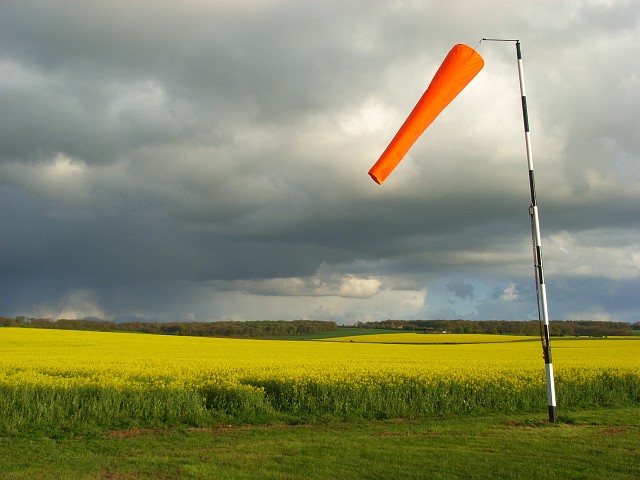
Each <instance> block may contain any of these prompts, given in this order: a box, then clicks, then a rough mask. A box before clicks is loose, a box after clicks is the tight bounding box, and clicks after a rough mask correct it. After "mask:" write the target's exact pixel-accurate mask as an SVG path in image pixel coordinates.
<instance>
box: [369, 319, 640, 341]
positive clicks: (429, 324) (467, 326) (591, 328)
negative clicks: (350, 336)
mask: <svg viewBox="0 0 640 480" xmlns="http://www.w3.org/2000/svg"><path fill="white" fill-rule="evenodd" d="M358 327H361V328H379V329H384V330H389V329H391V330H403V331H414V332H423V333H488V334H502V335H539V334H540V322H539V321H538V320H528V321H521V320H383V321H379V322H360V323H358ZM634 330H636V331H638V330H640V322H636V323H626V322H605V321H597V320H552V321H550V322H549V331H550V332H551V335H552V336H592V337H604V336H618V335H619V336H627V335H634V334H635V333H634Z"/></svg>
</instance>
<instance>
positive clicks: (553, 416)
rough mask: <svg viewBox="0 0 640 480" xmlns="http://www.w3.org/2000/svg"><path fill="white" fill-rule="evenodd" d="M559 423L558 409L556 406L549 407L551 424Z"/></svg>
mask: <svg viewBox="0 0 640 480" xmlns="http://www.w3.org/2000/svg"><path fill="white" fill-rule="evenodd" d="M557 421H558V409H557V408H556V406H555V405H549V422H550V423H556V422H557Z"/></svg>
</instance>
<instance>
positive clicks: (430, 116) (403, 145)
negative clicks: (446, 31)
mask: <svg viewBox="0 0 640 480" xmlns="http://www.w3.org/2000/svg"><path fill="white" fill-rule="evenodd" d="M483 66H484V60H482V57H481V56H480V54H479V53H478V52H476V51H475V50H474V49H473V48H471V47H468V46H467V45H462V44H458V45H456V46H454V47H453V48H452V49H451V50H450V51H449V54H448V55H447V57H446V58H445V59H444V61H443V62H442V65H440V68H439V69H438V71H437V72H436V74H435V76H434V77H433V80H431V83H430V84H429V87H428V88H427V90H426V91H425V92H424V94H423V95H422V97H421V98H420V100H418V103H417V104H416V106H415V107H414V108H413V110H412V111H411V113H410V114H409V116H408V117H407V119H406V120H405V121H404V123H403V124H402V126H401V127H400V130H398V133H396V136H395V137H393V140H391V143H389V146H388V147H387V149H386V150H385V151H384V153H383V154H382V156H381V157H380V158H379V159H378V161H377V162H376V163H375V165H374V166H373V167H371V170H369V175H371V178H373V180H374V181H375V182H376V183H378V184H381V183H382V182H384V181H385V179H386V178H387V177H388V176H389V174H390V173H391V172H392V171H393V169H394V168H396V166H397V165H398V163H400V160H402V158H403V157H404V156H405V155H406V154H407V152H408V151H409V149H410V148H411V146H412V145H413V144H414V143H415V141H416V140H417V139H418V137H419V136H420V135H422V132H424V131H425V130H426V129H427V127H428V126H429V125H431V122H433V121H434V120H435V118H436V117H437V116H438V115H439V114H440V112H442V110H444V108H445V107H446V106H447V105H449V103H451V101H452V100H453V99H454V98H456V96H457V95H458V94H459V93H460V92H461V91H462V89H463V88H464V87H466V86H467V85H468V84H469V82H470V81H471V80H472V79H473V77H475V76H476V75H477V74H478V72H479V71H480V70H482V67H483Z"/></svg>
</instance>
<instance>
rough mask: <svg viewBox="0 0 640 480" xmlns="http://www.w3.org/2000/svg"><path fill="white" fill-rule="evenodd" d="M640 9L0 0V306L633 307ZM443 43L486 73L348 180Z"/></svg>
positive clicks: (174, 310) (485, 312) (420, 312)
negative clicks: (390, 160) (537, 261)
mask: <svg viewBox="0 0 640 480" xmlns="http://www.w3.org/2000/svg"><path fill="white" fill-rule="evenodd" d="M639 19H640V4H639V3H638V2H636V1H635V0H628V1H623V0H620V1H616V0H611V1H607V0H600V1H596V0H594V1H587V0H585V1H562V2H557V1H530V2H522V1H506V0H495V1H492V0H486V1H483V2H466V1H461V0H460V1H458V0H451V1H448V2H444V3H443V2H439V1H429V0H424V1H418V0H415V1H409V0H407V1H403V0H397V1H391V0H379V1H378V0H352V1H345V0H336V1H332V0H320V1H314V2H309V1H306V0H236V1H233V2H228V1H222V0H219V1H218V0H207V1H205V0H188V1H180V2H178V1H157V0H153V1H152V0H138V1H136V2H130V1H124V0H123V1H113V0H111V1H104V2H99V1H97V2H93V1H90V2H85V1H66V0H55V1H45V0H42V1H40V0H27V1H25V0H3V1H2V3H1V4H0V112H1V115H0V315H3V316H15V315H27V316H36V317H53V318H80V317H84V316H92V317H100V318H103V319H120V318H129V317H132V316H137V317H142V318H144V319H149V320H162V321H170V320H171V321H178V320H197V321H209V320H221V319H233V320H249V319H324V320H335V321H337V322H338V323H345V324H350V323H353V322H356V321H369V320H384V319H387V318H404V319H415V318H422V319H430V318H435V319H454V318H463V319H522V320H528V319H535V318H537V306H536V305H537V304H536V295H535V283H534V276H533V259H532V248H531V231H530V217H529V213H528V209H529V203H530V202H529V190H528V188H529V186H528V180H527V164H526V155H525V148H524V134H523V127H522V116H521V109H520V98H519V90H518V76H517V64H516V56H515V46H514V44H513V43H489V42H482V43H480V44H479V41H480V39H481V38H483V37H498V38H516V39H520V41H521V44H522V52H523V59H524V72H525V79H526V86H527V100H528V105H529V115H530V121H531V139H532V147H533V153H534V162H535V172H536V180H537V190H538V203H539V206H540V221H541V226H542V242H543V250H542V251H543V256H544V262H545V274H546V284H547V290H548V299H549V313H550V317H551V318H552V319H574V320H575V319H597V320H618V321H620V320H621V321H639V320H640V295H639V294H638V292H640V236H639V235H640V121H639V117H638V111H640V95H639V94H638V92H639V91H640V62H638V60H637V57H638V55H637V51H638V45H639V44H640V22H639ZM456 43H466V44H468V45H470V46H472V47H474V48H476V49H477V50H478V51H479V52H480V53H481V54H482V56H483V57H484V59H485V68H484V69H483V70H482V71H481V72H480V74H479V75H478V76H477V77H476V79H474V80H473V81H472V82H471V84H470V85H469V86H468V87H467V88H466V89H465V90H464V91H463V92H462V94H460V95H459V96H458V98H456V99H455V100H454V102H453V103H452V104H451V105H450V106H449V107H448V108H447V110H445V112H444V113H443V114H442V115H441V116H440V117H439V118H438V119H437V120H436V122H435V123H434V124H433V125H432V126H431V127H430V128H429V130H427V132H426V133H425V135H423V136H422V137H421V138H420V139H419V141H418V142H417V143H416V144H415V146H414V147H413V149H412V150H411V151H410V152H409V155H408V156H407V157H406V158H405V159H404V160H403V162H402V163H401V164H400V166H399V167H398V169H397V170H396V171H395V172H394V173H393V174H392V175H391V176H390V177H389V179H388V180H387V181H386V182H385V183H384V184H383V185H382V186H379V185H376V184H375V183H374V182H373V181H372V180H371V179H370V178H369V176H368V175H367V171H368V170H369V168H370V167H371V165H372V164H373V163H374V162H375V161H376V160H377V158H378V157H379V155H380V154H381V153H382V151H383V150H384V148H385V147H386V145H387V144H388V142H389V140H390V139H391V138H392V137H393V135H394V134H395V132H396V131H397V129H398V127H399V126H400V124H401V123H402V121H403V120H404V118H405V117H406V115H407V114H408V113H409V112H410V111H411V109H412V108H413V106H414V104H415V102H416V101H417V100H418V98H419V97H420V96H421V94H422V92H423V91H424V90H425V88H426V87H427V85H428V83H429V82H430V80H431V78H432V77H433V74H434V73H435V71H436V69H437V68H438V66H439V64H440V62H441V61H442V60H443V58H444V56H445V55H446V54H447V52H448V50H449V49H450V48H451V47H452V46H453V45H454V44H456Z"/></svg>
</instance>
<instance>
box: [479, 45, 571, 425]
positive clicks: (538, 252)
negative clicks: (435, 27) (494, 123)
mask: <svg viewBox="0 0 640 480" xmlns="http://www.w3.org/2000/svg"><path fill="white" fill-rule="evenodd" d="M482 40H486V41H494V42H515V44H516V55H517V57H518V78H519V80H520V95H521V97H522V118H523V120H524V139H525V144H526V149H527V165H528V167H529V189H530V191H531V205H530V207H529V215H530V216H531V234H532V240H533V257H534V258H533V264H534V265H533V267H534V274H535V281H536V294H537V299H538V320H539V321H540V323H541V331H540V338H541V340H542V354H543V357H544V363H545V373H546V379H547V405H548V408H549V421H550V422H551V423H554V422H556V421H557V420H558V411H557V406H556V389H555V383H554V378H553V362H552V361H551V342H550V338H549V311H548V305H547V289H546V287H545V283H544V272H543V268H542V240H541V236H540V219H539V216H538V202H537V199H536V184H535V177H534V172H533V155H532V153H531V138H530V135H529V114H528V111H527V95H526V93H525V88H524V72H523V67H522V52H521V50H520V41H519V40H502V39H496V38H483V39H482Z"/></svg>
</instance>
